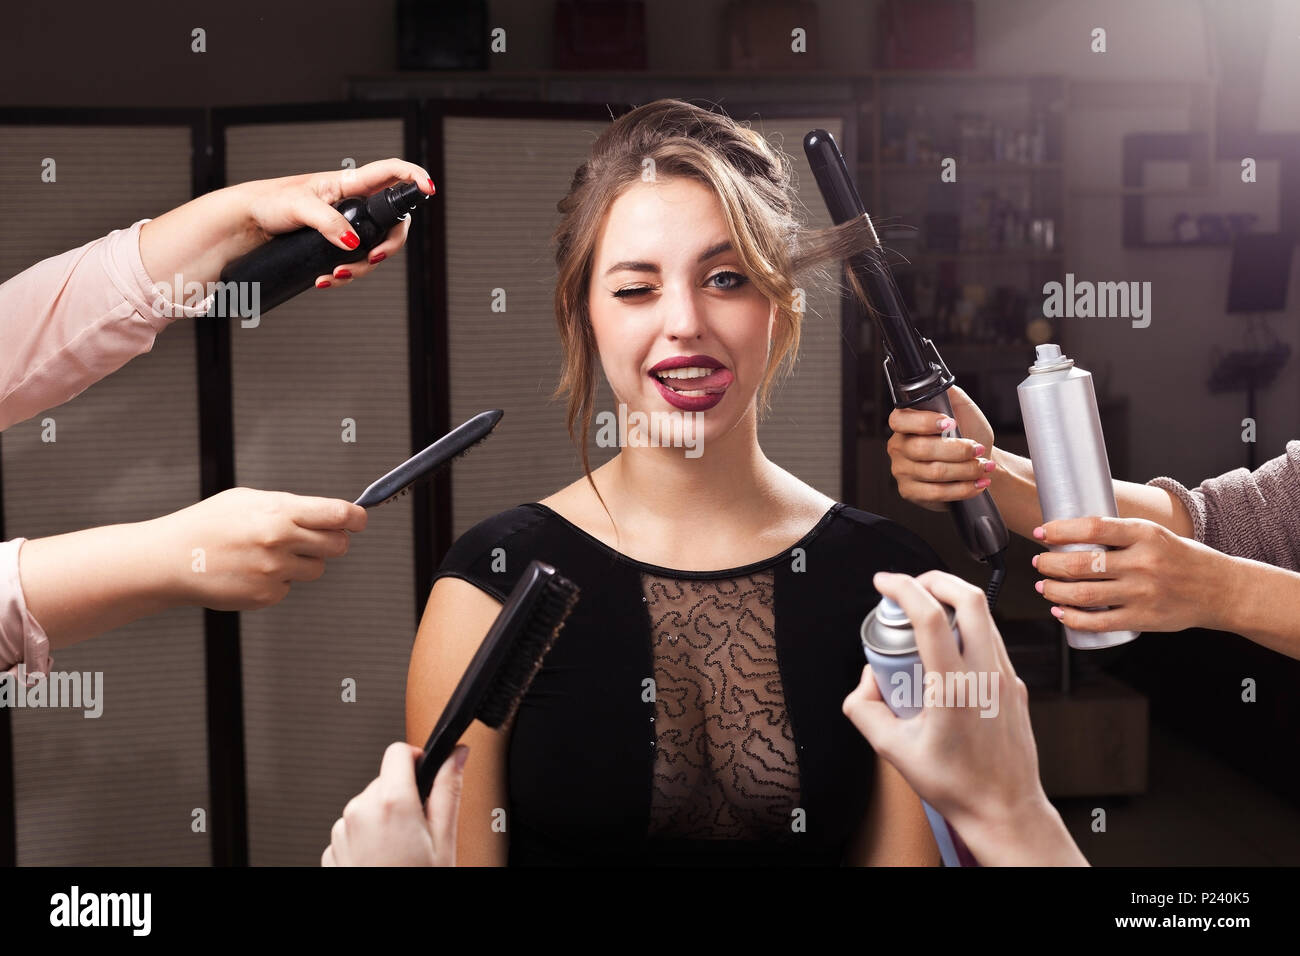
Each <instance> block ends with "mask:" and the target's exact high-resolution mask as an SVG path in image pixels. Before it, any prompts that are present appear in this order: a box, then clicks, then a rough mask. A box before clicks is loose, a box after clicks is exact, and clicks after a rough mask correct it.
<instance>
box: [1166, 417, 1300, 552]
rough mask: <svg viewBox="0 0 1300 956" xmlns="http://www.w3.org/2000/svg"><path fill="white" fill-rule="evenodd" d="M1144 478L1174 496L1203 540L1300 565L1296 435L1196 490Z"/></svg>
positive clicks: (1299, 453)
mask: <svg viewBox="0 0 1300 956" xmlns="http://www.w3.org/2000/svg"><path fill="white" fill-rule="evenodd" d="M1147 484H1148V485H1154V486H1155V487H1157V488H1163V489H1164V490H1165V491H1168V492H1170V493H1171V494H1174V495H1176V496H1178V498H1179V499H1180V500H1181V501H1182V503H1183V505H1184V506H1185V507H1186V508H1187V512H1188V514H1190V515H1191V516H1192V526H1193V529H1194V530H1193V534H1194V535H1195V537H1196V540H1197V541H1200V542H1201V543H1202V544H1207V545H1209V546H1210V547H1211V548H1214V549H1215V550H1216V551H1222V552H1223V553H1224V554H1233V555H1237V556H1238V557H1242V558H1250V559H1251V560H1253V561H1262V562H1264V563H1265V564H1273V565H1276V566H1278V567H1281V568H1287V569H1289V570H1291V571H1300V441H1289V442H1287V443H1286V454H1285V455H1279V456H1278V457H1277V458H1274V459H1273V460H1272V461H1269V462H1266V463H1265V464H1263V465H1262V466H1260V467H1259V468H1256V469H1255V470H1254V471H1247V470H1246V469H1245V468H1237V469H1235V470H1233V471H1230V472H1228V473H1227V474H1226V475H1219V477H1217V478H1207V479H1205V481H1203V482H1201V484H1200V486H1199V487H1197V488H1196V489H1195V490H1188V489H1187V488H1185V487H1184V486H1183V485H1180V484H1179V483H1178V482H1176V481H1174V479H1172V478H1165V477H1161V478H1152V479H1151V480H1150V481H1148V482H1147Z"/></svg>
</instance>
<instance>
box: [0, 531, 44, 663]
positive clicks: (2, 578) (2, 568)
mask: <svg viewBox="0 0 1300 956" xmlns="http://www.w3.org/2000/svg"><path fill="white" fill-rule="evenodd" d="M26 540H27V539H26V538H14V539H13V540H12V541H3V542H0V672H3V673H10V674H18V675H19V676H20V677H21V676H23V675H24V674H25V675H27V683H28V684H29V685H30V684H31V682H32V681H31V676H30V675H32V674H36V673H40V674H45V675H48V674H49V673H50V641H49V638H47V637H46V636H45V631H44V630H43V629H42V628H41V626H40V624H38V623H37V622H36V618H34V617H32V614H31V612H30V611H29V610H28V609H27V600H26V598H24V597H23V584H22V580H21V579H20V578H19V576H18V552H19V551H20V550H22V546H23V542H24V541H26ZM20 664H21V665H23V667H22V670H19V669H18V665H20Z"/></svg>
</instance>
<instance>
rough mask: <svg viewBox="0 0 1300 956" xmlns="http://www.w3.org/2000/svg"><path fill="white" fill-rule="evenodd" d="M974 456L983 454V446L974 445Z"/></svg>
mask: <svg viewBox="0 0 1300 956" xmlns="http://www.w3.org/2000/svg"><path fill="white" fill-rule="evenodd" d="M975 454H977V455H982V454H984V446H983V445H976V446H975Z"/></svg>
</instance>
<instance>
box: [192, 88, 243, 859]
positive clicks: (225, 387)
mask: <svg viewBox="0 0 1300 956" xmlns="http://www.w3.org/2000/svg"><path fill="white" fill-rule="evenodd" d="M194 153H195V156H196V158H197V157H198V156H199V155H201V154H206V156H209V157H211V159H210V162H209V163H207V166H206V170H207V172H206V177H205V178H204V179H202V180H198V179H196V183H195V185H196V191H197V192H198V193H199V194H200V195H201V194H202V193H206V192H210V191H212V190H214V189H219V188H221V187H222V186H223V185H224V184H225V180H226V143H225V137H224V136H221V135H218V134H217V131H216V124H215V122H213V118H212V114H211V113H209V114H208V124H207V129H206V131H205V135H204V142H203V143H202V144H201V147H200V146H199V145H196V147H195V150H194ZM198 169H199V166H198V164H197V161H196V170H198ZM196 175H197V173H196ZM194 344H195V349H196V354H195V367H196V370H197V374H198V386H199V457H200V461H201V462H202V468H201V479H200V490H199V497H200V498H210V497H212V496H213V495H215V494H219V493H221V492H222V491H225V490H226V489H227V488H233V487H234V486H235V416H234V407H233V405H232V402H231V389H232V384H231V365H230V323H229V322H226V321H219V320H216V319H201V320H199V321H198V322H197V323H196V325H195V327H194ZM203 619H204V625H205V626H204V633H205V639H204V650H205V655H206V659H207V674H208V686H207V701H208V789H209V802H210V804H211V806H209V808H208V834H209V837H210V839H211V844H212V865H213V866H247V865H248V783H247V773H246V770H245V765H244V764H245V761H244V683H243V663H242V659H241V656H240V655H241V651H240V643H239V613H238V612H237V611H214V610H212V609H211V608H205V609H204V611H203Z"/></svg>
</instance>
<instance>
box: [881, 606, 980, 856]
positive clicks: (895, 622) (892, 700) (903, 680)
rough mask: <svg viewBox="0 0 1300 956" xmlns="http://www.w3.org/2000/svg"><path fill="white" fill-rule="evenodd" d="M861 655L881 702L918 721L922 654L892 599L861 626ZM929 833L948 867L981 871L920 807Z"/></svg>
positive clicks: (953, 616)
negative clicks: (926, 821) (961, 867)
mask: <svg viewBox="0 0 1300 956" xmlns="http://www.w3.org/2000/svg"><path fill="white" fill-rule="evenodd" d="M944 610H945V611H946V612H947V614H948V625H949V627H951V628H952V634H953V638H954V639H955V640H956V641H957V648H958V650H960V649H961V634H960V633H959V632H958V630H957V612H956V611H954V610H953V609H952V608H950V607H948V606H947V605H946V604H945V605H944ZM861 635H862V650H863V651H864V652H866V655H867V663H868V664H870V665H871V673H872V674H874V675H875V678H876V686H877V687H878V688H880V696H881V697H882V698H883V699H884V701H885V703H886V704H887V705H888V707H889V709H890V710H892V711H893V712H894V715H895V716H896V717H901V718H903V719H904V720H907V719H909V718H912V717H915V716H916V715H917V714H919V713H920V712H921V710H922V707H923V703H922V702H923V701H924V697H923V690H924V687H925V680H924V670H923V668H922V665H921V654H920V652H919V651H918V650H917V648H916V633H915V632H914V631H913V630H912V622H911V621H910V620H909V619H908V617H907V612H906V611H904V610H903V609H902V608H901V607H899V606H898V604H896V603H895V602H894V601H892V600H890V599H889V598H887V597H881V599H880V603H879V604H877V605H876V606H875V607H873V608H872V609H871V611H870V613H868V614H867V616H866V619H865V620H864V621H863V622H862V631H861ZM921 806H922V807H924V808H925V818H926V819H927V820H929V821H930V830H931V831H932V832H933V833H934V840H935V842H936V843H938V844H939V855H940V856H941V857H942V858H943V865H944V866H979V863H978V862H977V861H976V859H975V857H974V855H973V854H972V853H971V851H970V850H969V849H967V847H966V844H965V843H963V842H962V839H961V837H959V836H958V835H957V831H955V830H954V829H952V827H951V826H949V825H948V821H947V820H945V819H944V818H943V817H942V816H940V815H939V812H938V811H937V810H935V809H934V807H932V806H930V804H928V803H926V802H925V801H924V800H922V801H921Z"/></svg>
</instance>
